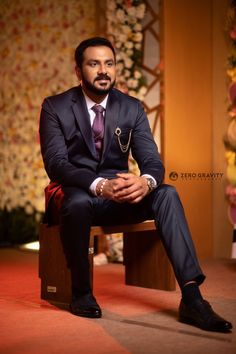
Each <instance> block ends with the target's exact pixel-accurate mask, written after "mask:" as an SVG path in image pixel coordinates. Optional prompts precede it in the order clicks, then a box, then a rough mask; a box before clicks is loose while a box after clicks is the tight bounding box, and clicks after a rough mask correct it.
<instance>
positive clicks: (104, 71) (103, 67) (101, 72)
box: [98, 64, 107, 74]
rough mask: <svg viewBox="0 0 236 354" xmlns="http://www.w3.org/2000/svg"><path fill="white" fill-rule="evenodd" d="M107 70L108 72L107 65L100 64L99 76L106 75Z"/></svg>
mask: <svg viewBox="0 0 236 354" xmlns="http://www.w3.org/2000/svg"><path fill="white" fill-rule="evenodd" d="M106 72H107V70H106V65H105V64H100V65H99V68H98V73H99V74H106Z"/></svg>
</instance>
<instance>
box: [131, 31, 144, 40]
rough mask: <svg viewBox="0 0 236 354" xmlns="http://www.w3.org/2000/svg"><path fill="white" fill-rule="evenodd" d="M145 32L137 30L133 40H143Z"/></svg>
mask: <svg viewBox="0 0 236 354" xmlns="http://www.w3.org/2000/svg"><path fill="white" fill-rule="evenodd" d="M142 39H143V34H142V33H141V32H137V33H134V34H133V40H134V41H135V42H142Z"/></svg>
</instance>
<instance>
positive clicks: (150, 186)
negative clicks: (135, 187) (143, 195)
mask: <svg viewBox="0 0 236 354" xmlns="http://www.w3.org/2000/svg"><path fill="white" fill-rule="evenodd" d="M146 179H147V185H148V189H149V192H152V191H153V190H154V189H155V188H156V183H155V181H154V180H153V179H152V178H150V177H146Z"/></svg>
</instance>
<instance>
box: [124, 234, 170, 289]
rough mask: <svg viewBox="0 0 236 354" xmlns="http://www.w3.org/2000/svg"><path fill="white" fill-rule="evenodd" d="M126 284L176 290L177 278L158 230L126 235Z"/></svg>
mask: <svg viewBox="0 0 236 354" xmlns="http://www.w3.org/2000/svg"><path fill="white" fill-rule="evenodd" d="M124 265H125V283H126V284H127V285H134V286H141V287H145V288H152V289H161V290H175V276H174V272H173V270H172V266H171V264H170V262H169V259H168V257H167V255H166V252H165V249H164V247H163V245H162V242H161V240H160V238H159V237H158V236H157V232H156V230H153V231H144V232H132V233H124Z"/></svg>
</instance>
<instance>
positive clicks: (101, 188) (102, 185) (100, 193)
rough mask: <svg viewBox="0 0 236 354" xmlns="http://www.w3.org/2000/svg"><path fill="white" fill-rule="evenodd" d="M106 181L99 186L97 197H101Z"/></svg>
mask: <svg viewBox="0 0 236 354" xmlns="http://www.w3.org/2000/svg"><path fill="white" fill-rule="evenodd" d="M107 181H108V179H107V178H105V179H104V181H102V183H101V186H100V188H99V194H98V195H99V197H102V193H103V188H104V186H105V184H106V183H107Z"/></svg>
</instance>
